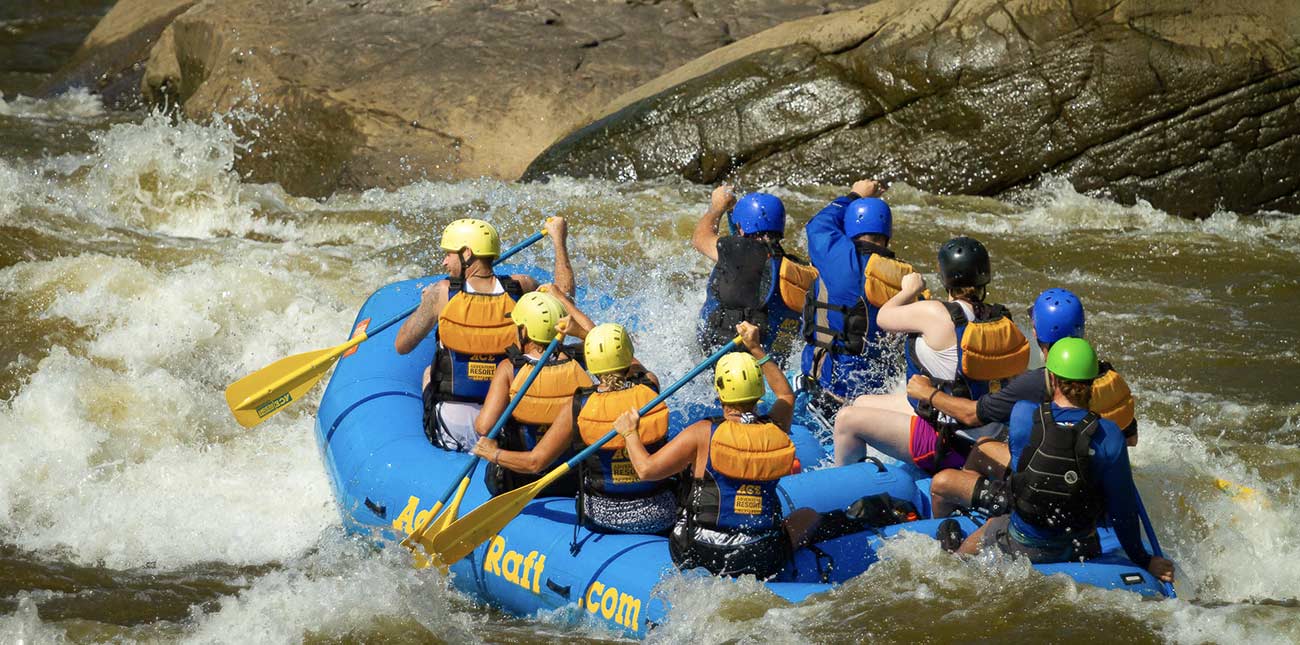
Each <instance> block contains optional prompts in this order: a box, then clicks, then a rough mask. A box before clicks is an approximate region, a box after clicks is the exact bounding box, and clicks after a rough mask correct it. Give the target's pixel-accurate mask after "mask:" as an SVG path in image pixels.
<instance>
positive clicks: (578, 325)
mask: <svg viewBox="0 0 1300 645" xmlns="http://www.w3.org/2000/svg"><path fill="white" fill-rule="evenodd" d="M547 293H549V294H551V295H553V296H555V299H556V300H559V301H560V304H561V305H562V306H563V307H564V311H565V313H567V314H568V316H567V318H568V322H567V323H565V324H563V325H561V326H560V328H559V329H560V331H562V332H564V334H565V335H566V336H573V337H575V338H586V337H587V332H589V331H591V330H592V328H594V327H595V326H596V323H595V322H592V320H591V318H589V317H588V316H587V314H585V313H583V311H582V310H581V309H579V308H578V305H576V304H574V303H573V300H572V299H570V298H569V296H568V294H566V293H564V292H562V291H561V290H559V289H547Z"/></svg>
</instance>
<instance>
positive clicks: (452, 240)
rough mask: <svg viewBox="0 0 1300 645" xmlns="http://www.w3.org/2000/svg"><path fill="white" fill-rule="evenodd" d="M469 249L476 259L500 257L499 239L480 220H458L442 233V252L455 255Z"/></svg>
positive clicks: (495, 232) (492, 230) (489, 227)
mask: <svg viewBox="0 0 1300 645" xmlns="http://www.w3.org/2000/svg"><path fill="white" fill-rule="evenodd" d="M461 249H469V252H470V253H473V254H474V255H475V256H477V257H481V258H494V257H496V256H498V255H501V238H500V237H498V236H497V230H496V229H495V228H493V227H492V225H491V224H488V223H487V222H485V221H483V220H481V219H458V220H456V221H454V222H452V223H450V224H448V225H447V228H446V229H444V230H443V232H442V250H444V251H450V252H452V253H457V252H459V251H460V250H461Z"/></svg>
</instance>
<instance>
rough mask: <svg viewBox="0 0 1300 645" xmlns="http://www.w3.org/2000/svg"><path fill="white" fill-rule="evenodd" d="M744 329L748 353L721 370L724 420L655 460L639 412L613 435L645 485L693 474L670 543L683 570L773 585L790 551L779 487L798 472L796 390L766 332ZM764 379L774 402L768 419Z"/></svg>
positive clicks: (686, 436) (717, 373) (696, 426)
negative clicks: (773, 357) (761, 404)
mask: <svg viewBox="0 0 1300 645" xmlns="http://www.w3.org/2000/svg"><path fill="white" fill-rule="evenodd" d="M736 330H737V331H738V332H740V335H741V338H742V340H743V341H744V343H745V349H747V350H749V353H748V354H746V353H741V352H733V353H731V354H727V355H726V356H723V357H722V360H720V361H718V365H717V367H716V368H715V369H714V388H715V389H716V390H717V392H718V400H719V401H721V402H722V414H723V416H721V417H718V418H714V419H703V420H700V421H697V422H695V423H693V424H691V425H689V426H687V427H686V429H685V430H682V432H681V433H680V434H678V435H677V436H676V437H674V438H673V439H672V440H671V441H669V442H668V443H667V444H665V445H664V446H663V447H662V448H660V449H659V450H657V451H655V452H654V453H650V452H649V451H647V450H646V448H645V445H644V443H643V442H642V441H641V436H640V435H641V432H640V431H639V425H640V423H639V422H640V417H639V416H637V413H636V411H635V410H632V411H629V412H627V413H625V414H623V415H622V416H620V417H619V418H618V421H617V422H616V423H615V424H614V428H615V429H616V430H618V433H619V435H620V436H622V437H623V439H624V441H625V442H626V445H627V456H628V458H629V459H630V460H631V462H632V466H633V468H635V469H636V474H637V476H638V477H639V478H640V479H641V480H643V481H657V480H660V479H664V478H666V477H670V476H673V475H676V474H677V473H680V472H682V471H683V470H684V469H686V468H690V469H691V472H692V473H693V474H694V480H693V482H692V485H691V494H690V497H689V500H688V502H687V506H686V512H685V513H683V514H682V519H681V520H680V521H679V522H678V523H677V525H676V526H675V527H673V530H672V533H671V534H670V535H669V542H668V544H669V552H670V553H671V554H672V557H673V561H674V562H676V563H677V565H678V566H680V567H682V568H684V569H689V568H694V567H704V568H706V569H708V570H709V571H711V572H713V573H715V574H719V575H743V574H752V575H754V576H756V577H758V578H759V579H765V578H770V577H772V576H774V575H776V574H778V573H780V572H781V570H782V569H784V568H785V565H786V563H787V562H788V560H789V557H790V553H791V551H792V545H791V539H790V537H789V536H788V535H787V533H786V530H785V528H784V526H783V524H782V520H783V518H782V513H781V504H780V500H779V499H778V498H777V491H776V485H777V482H778V480H779V479H780V478H781V477H782V476H784V475H788V474H790V470H791V468H792V467H793V465H794V444H793V443H791V441H790V437H789V435H788V432H789V430H790V419H791V417H792V416H793V415H794V391H793V390H792V389H791V388H790V383H789V381H787V380H786V378H785V375H784V374H782V373H781V368H779V367H777V365H776V364H775V363H773V362H771V361H770V360H769V359H768V355H767V352H765V351H764V350H763V345H762V343H761V342H760V339H759V330H758V328H757V327H755V326H754V325H751V324H749V323H747V322H742V323H740V324H739V325H737V326H736ZM765 380H766V381H767V384H768V385H769V386H771V387H772V392H773V393H774V394H776V402H775V403H773V404H772V408H771V410H769V411H768V414H766V415H760V414H759V413H758V409H757V408H758V401H759V399H761V398H763V392H764V387H763V382H764V381H765Z"/></svg>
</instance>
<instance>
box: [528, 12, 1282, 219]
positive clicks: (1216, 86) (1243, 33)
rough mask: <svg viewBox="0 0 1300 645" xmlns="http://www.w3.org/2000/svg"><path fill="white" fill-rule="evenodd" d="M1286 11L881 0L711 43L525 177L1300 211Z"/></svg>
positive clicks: (1193, 209) (558, 147)
mask: <svg viewBox="0 0 1300 645" xmlns="http://www.w3.org/2000/svg"><path fill="white" fill-rule="evenodd" d="M1298 98H1300V3H1295V2H1290V1H1282V0H1277V1H1268V0H1254V1H1247V0H1239V1H1235V2H1233V1H1228V0H1223V1H1214V0H1167V1H1164V2H1151V1H1137V0H1128V1H1126V0H1119V1H1111V2H1095V1H1083V0H1074V1H1069V0H1018V1H1011V2H996V1H994V0H973V1H966V2H955V1H952V0H884V1H882V2H879V3H876V4H873V5H870V6H867V7H864V8H861V9H857V10H853V11H846V12H843V13H839V14H834V15H830V16H820V17H813V18H807V19H803V20H800V21H797V22H793V23H789V24H784V25H781V26H779V27H777V28H774V29H771V30H769V31H767V32H763V33H760V34H758V35H755V36H753V37H751V38H748V39H745V40H742V41H740V42H738V43H736V44H734V45H731V46H729V47H726V48H723V49H721V50H718V51H715V52H711V53H709V54H707V55H705V56H703V57H701V58H700V59H697V60H696V61H692V62H691V63H690V64H688V65H686V66H684V67H682V68H680V69H678V70H675V71H673V72H671V73H669V74H667V75H665V76H664V77H661V78H659V79H656V80H655V81H652V82H651V83H649V84H647V85H645V86H643V87H641V88H638V89H637V90H634V91H633V92H630V93H629V94H628V95H625V96H623V97H620V98H619V99H617V100H616V101H614V102H612V103H611V104H610V105H609V106H607V108H606V109H605V111H604V116H603V117H602V118H600V119H599V120H597V121H596V122H594V123H592V124H591V125H589V126H586V127H584V128H582V129H580V130H578V131H576V132H574V133H572V134H571V135H569V136H568V137H565V138H564V139H563V140H561V141H559V142H558V143H556V144H555V145H553V146H552V147H550V148H549V149H547V150H546V151H545V152H544V153H542V154H541V155H540V156H539V157H538V158H537V159H536V160H535V161H534V162H533V163H532V164H531V165H530V167H529V169H528V170H527V172H526V173H525V175H524V177H525V178H527V179H536V178H541V177H545V176H548V175H555V174H566V175H576V176H586V175H594V176H598V177H612V178H618V179H643V178H650V177H661V176H667V175H678V176H682V177H685V178H688V179H691V180H694V181H700V182H714V181H718V180H720V179H723V178H730V177H738V178H739V179H740V180H742V181H746V182H748V183H750V184H757V185H772V184H804V183H837V184H847V183H849V182H851V181H852V180H855V179H859V178H862V177H882V178H888V179H894V180H905V181H907V182H908V183H909V184H912V185H915V186H918V187H920V188H922V189H925V190H929V191H934V192H940V193H961V194H979V195H994V194H998V193H1002V192H1004V191H1007V190H1009V189H1013V188H1017V187H1021V186H1025V185H1027V184H1031V183H1032V182H1034V181H1036V180H1037V179H1039V178H1041V177H1042V175H1043V174H1045V173H1052V174H1055V175H1057V176H1063V177H1066V178H1068V179H1069V180H1070V181H1071V183H1073V184H1074V186H1075V187H1076V188H1077V189H1079V190H1084V191H1098V192H1101V193H1104V194H1108V195H1110V196H1112V197H1114V198H1116V199H1118V200H1120V201H1123V202H1129V203H1131V202H1133V201H1134V200H1136V199H1145V200H1148V201H1150V202H1151V203H1152V204H1153V205H1155V206H1157V207H1159V208H1162V209H1165V210H1167V211H1169V212H1174V213H1179V214H1184V215H1189V216H1204V215H1208V214H1209V213H1211V212H1213V211H1214V210H1215V209H1216V208H1219V207H1223V208H1227V209H1230V210H1233V211H1237V212H1252V211H1256V210H1259V209H1279V210H1286V211H1290V212H1300V104H1298V103H1297V99H1298Z"/></svg>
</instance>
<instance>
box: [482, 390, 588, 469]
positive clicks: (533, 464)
mask: <svg viewBox="0 0 1300 645" xmlns="http://www.w3.org/2000/svg"><path fill="white" fill-rule="evenodd" d="M571 443H573V406H572V405H566V406H564V411H563V412H560V415H559V416H558V417H556V418H555V423H553V424H551V427H549V428H547V429H546V432H544V433H542V439H541V441H538V442H537V445H536V446H534V447H533V449H532V450H526V451H523V450H501V449H500V446H499V445H498V444H497V442H495V441H492V440H491V439H488V438H487V437H484V438H482V439H479V441H478V444H477V445H475V446H474V450H473V453H474V454H476V455H478V456H480V457H483V458H484V459H487V460H488V461H492V462H494V463H496V464H498V465H500V466H501V467H502V468H505V469H506V470H510V471H513V472H516V473H528V474H535V473H540V472H542V471H543V470H546V469H547V468H548V467H550V465H551V464H553V463H555V460H556V459H559V458H560V455H561V454H563V453H564V449H565V448H566V447H567V446H569V444H571Z"/></svg>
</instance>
